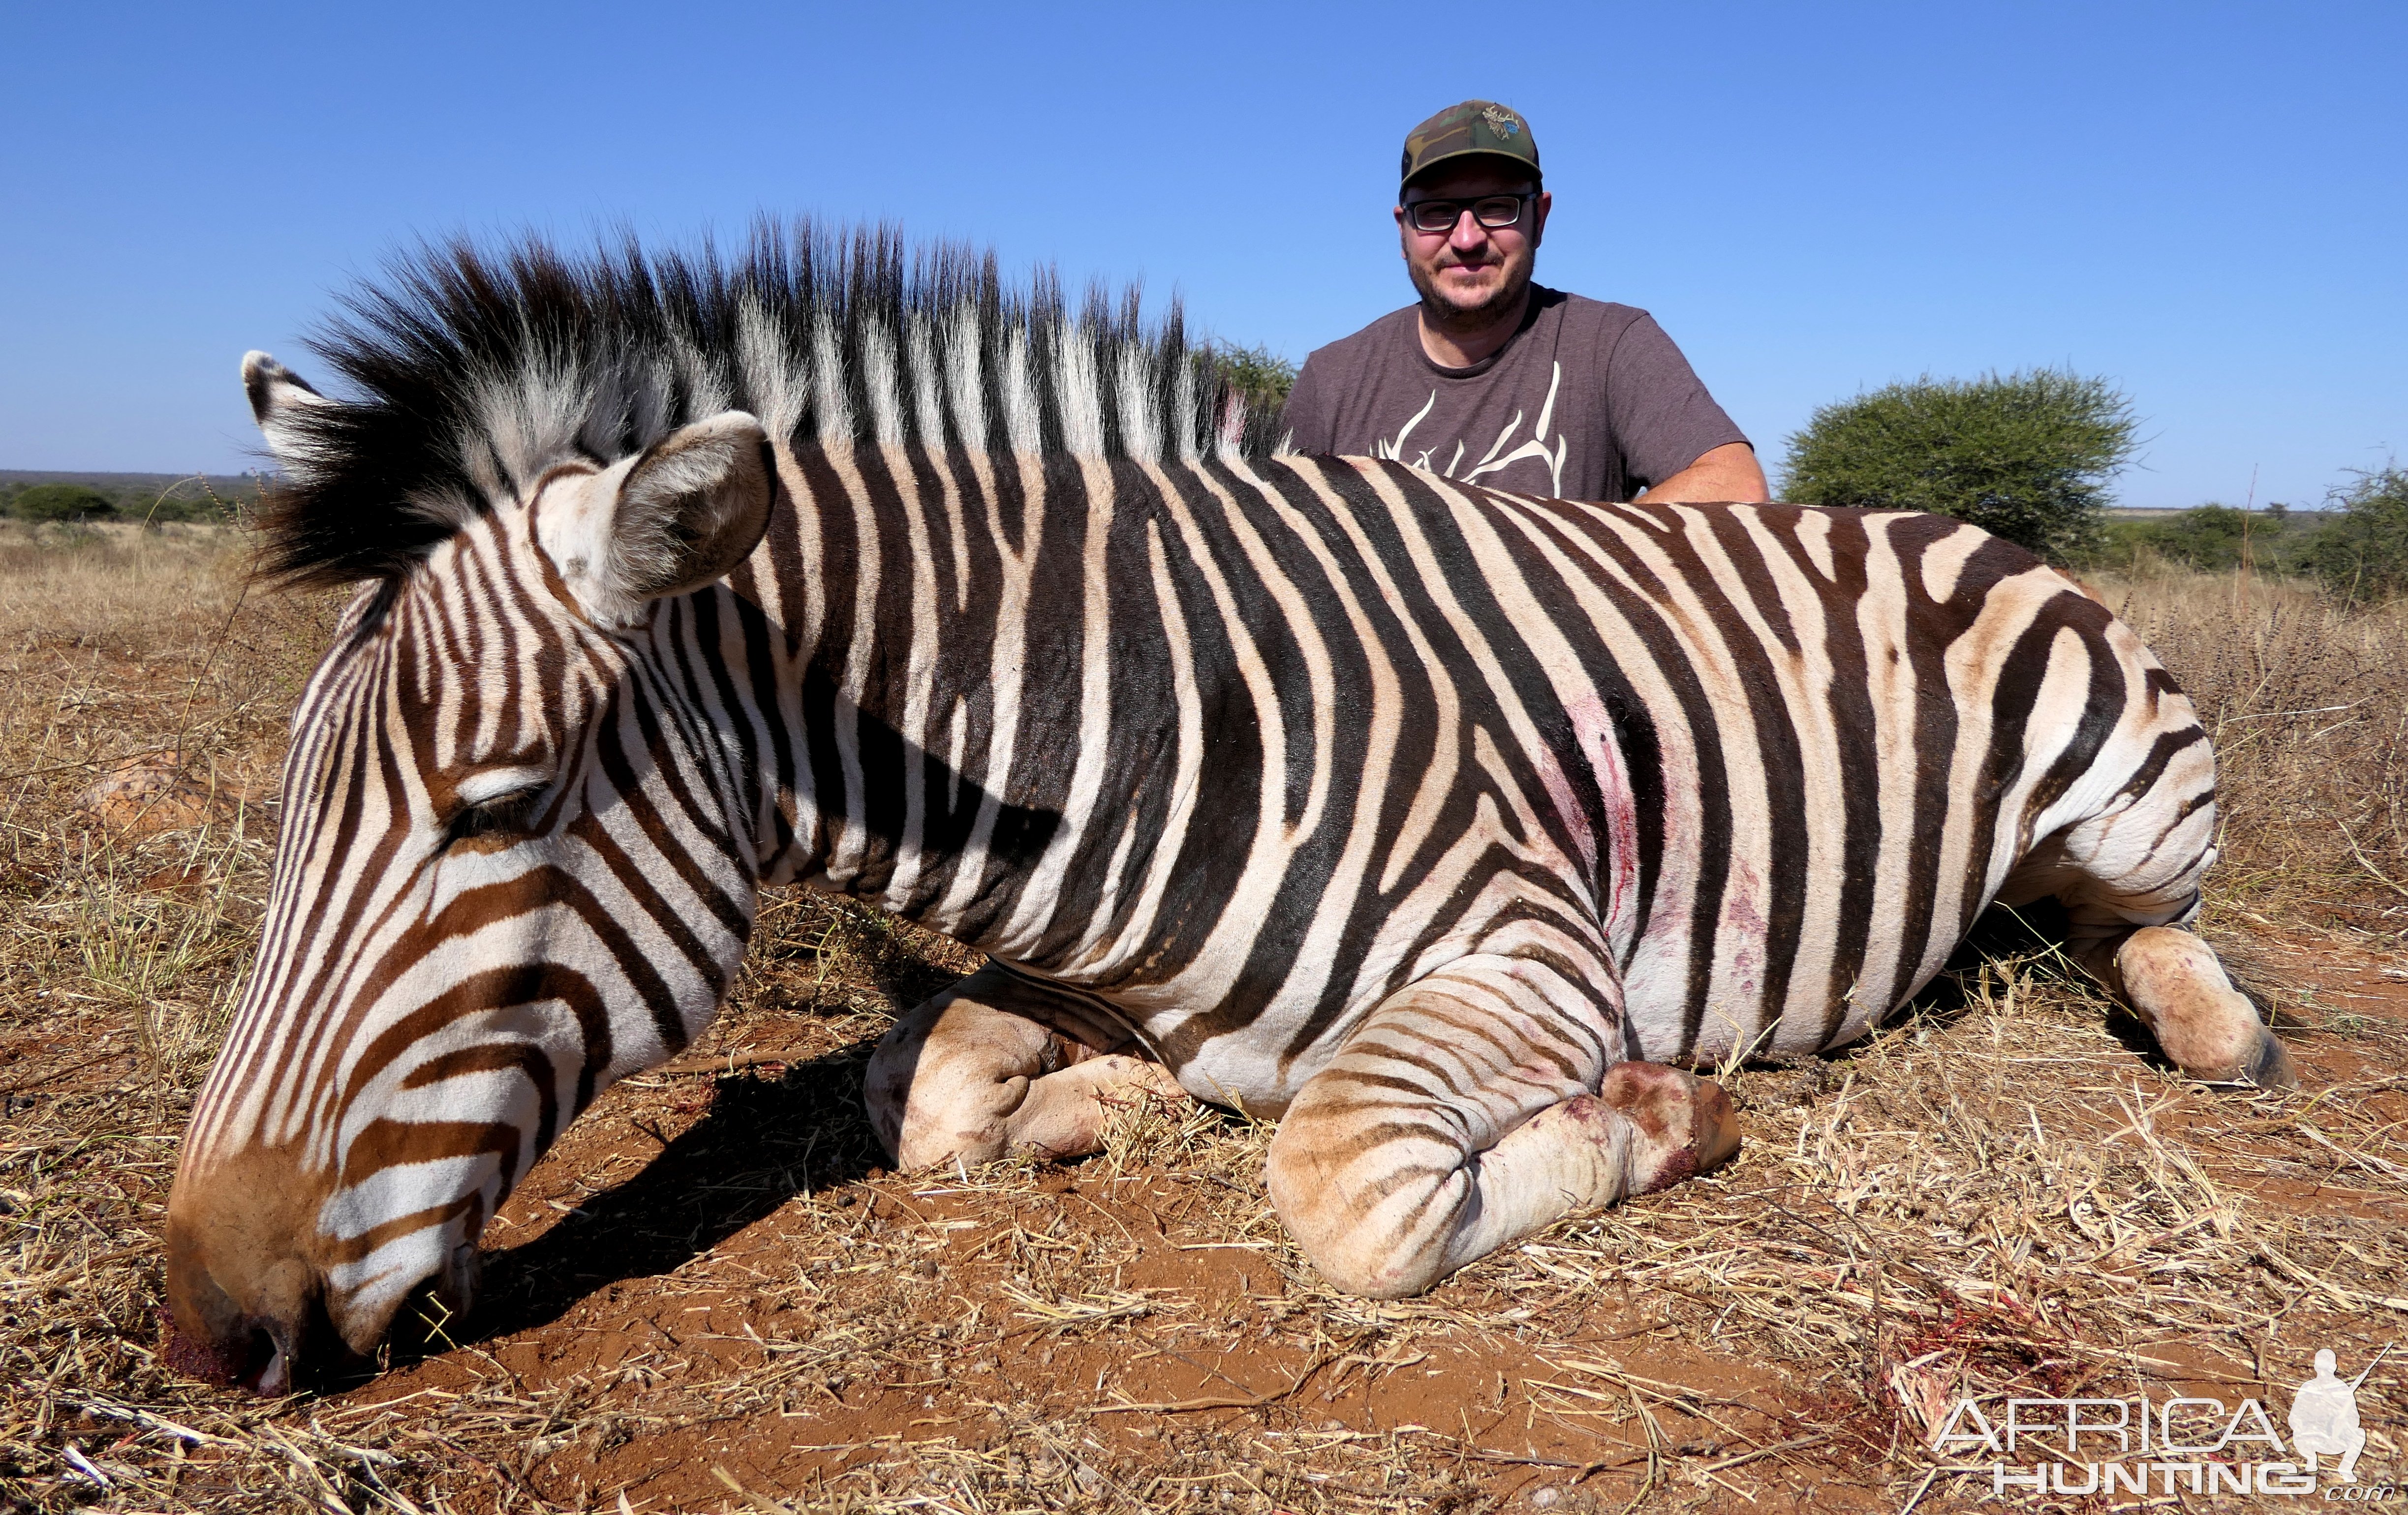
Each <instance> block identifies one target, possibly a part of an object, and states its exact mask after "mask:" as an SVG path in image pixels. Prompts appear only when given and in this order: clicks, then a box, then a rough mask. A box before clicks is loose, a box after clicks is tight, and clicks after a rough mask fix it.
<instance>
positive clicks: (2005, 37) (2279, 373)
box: [0, 0, 2408, 506]
mask: <svg viewBox="0 0 2408 1515" xmlns="http://www.w3.org/2000/svg"><path fill="white" fill-rule="evenodd" d="M2403 56H2408V7H2403V6H2401V5H2398V4H2396V3H2389V4H2380V5H2376V4H2369V5H2360V6H2345V5H2334V6H2317V5H2286V6H2263V7H2228V6H2217V5H2202V4H2188V5H2166V6H2139V5H2115V4H2085V5H2062V6H2057V5H2017V6H1985V5H1944V6H1943V5H1931V4H1921V5H1913V6H1907V5H1899V6H1872V5H1861V6H1851V5H1816V6H1804V5H1794V4H1793V5H1762V6H1751V5H1690V6H1683V5H1664V4H1656V5H1647V6H1637V5H1597V6H1582V7H1553V6H1548V5H1544V4H1525V5H1517V6H1504V5H1498V6H1487V7H1479V6H1465V5H1461V4H1455V5H1448V6H1408V5H1386V6H1379V7H1359V8H1357V7H1314V6H1311V5H1300V4H1289V5H1284V6H1249V5H1223V4H1216V5H1211V6H1199V7H1177V6H1142V7H1139V6H1112V7H1104V6H1083V7H1082V6H1046V5H1016V6H1010V7H1003V6H985V7H938V6H918V7H914V6H895V5H890V6H852V7H817V6H781V7H767V6H708V5H703V6H660V5H653V6H647V7H633V6H623V5H615V4H609V3H597V4H591V5H585V6H579V7H537V6H513V5H509V4H501V3H495V4H486V5H480V6H452V5H444V4H419V5H413V6H409V7H397V6H396V7H328V6H324V5H322V4H313V5H311V6H308V7H290V8H286V7H275V6H265V5H246V6H243V7H219V6H210V5H184V6H177V7H165V6H150V5H142V4H135V5H126V6H117V7H66V6H41V7H36V6H33V5H30V4H27V3H24V0H8V4H7V6H6V7H5V8H0V204H5V205H6V206H7V207H8V210H9V214H8V216H7V231H6V233H5V235H0V467H19V468H124V469H162V470H165V469H175V470H182V469H193V468H208V469H225V468H233V467H240V466H245V465H251V464H254V463H255V462H256V461H257V454H256V452H255V450H254V449H255V446H256V442H255V435H254V434H253V433H252V431H251V426H250V422H249V418H248V415H247V413H246V411H245V409H244V407H243V404H242V400H241V395H240V391H239V386H238V384H237V383H236V371H235V370H236V362H237V359H238V358H239V356H240V354H241V353H242V351H243V350H245V349H246V348H251V347H265V348H267V349H269V350H274V351H276V352H278V353H279V355H281V356H283V357H284V358H285V359H286V360H287V361H288V362H291V363H293V364H294V365H295V366H297V367H299V368H301V369H302V370H303V372H304V373H305V374H306V373H308V371H310V369H311V367H312V364H310V363H309V362H308V358H307V357H306V355H305V354H304V352H303V351H302V336H303V335H304V334H305V333H307V332H308V329H309V328H310V326H311V324H312V322H315V321H316V320H317V319H318V318H320V317H321V316H322V315H323V314H324V313H325V312H326V311H327V310H328V309H329V308H330V307H331V305H332V303H333V296H334V294H335V293H336V292H337V291H339V290H341V289H342V288H343V287H345V286H346V285H348V284H349V283H351V281H352V280H354V279H358V278H361V277H363V276H366V275H372V274H373V273H374V272H375V270H376V268H377V267H378V265H379V264H380V261H381V260H382V259H383V258H384V257H385V256H386V255H387V254H389V253H390V252H391V251H393V250H394V249H396V248H398V247H400V246H403V245H405V244H406V243H408V242H409V241H410V240H411V239H413V238H415V237H417V236H421V235H428V234H432V235H446V234H451V233H455V232H462V231H466V232H469V233H473V234H479V235H502V234H509V233H512V232H516V231H519V230H523V229H526V228H530V227H531V228H535V229H538V230H541V231H545V232H548V233H551V234H552V235H554V236H560V237H563V238H565V239H569V240H580V239H585V238H588V237H590V236H592V235H593V234H594V233H595V231H596V230H598V229H603V228H608V227H611V226H616V225H625V226H629V227H632V228H634V229H635V230H637V231H638V233H640V234H642V235H643V236H646V237H648V238H654V239H659V240H664V241H689V240H692V239H693V238H695V236H698V235H699V234H701V233H702V232H704V231H706V230H711V229H716V230H717V231H718V232H719V233H721V234H722V235H723V236H732V235H734V234H739V233H740V232H741V231H742V230H743V228H744V227H745V226H746V224H747V223H748V222H750V221H751V220H752V218H753V216H754V215H755V214H756V213H758V212H761V211H765V210H766V211H770V212H775V213H780V214H786V213H793V212H800V211H811V212H816V213H818V214H820V215H822V216H824V217H829V218H833V219H837V220H840V221H841V220H851V219H856V218H891V219H895V220H898V221H900V222H903V223H904V225H905V227H906V229H907V230H909V231H910V232H912V233H914V234H917V235H923V236H955V237H963V238H968V239H972V240H976V241H979V242H982V243H986V244H991V245H993V246H995V247H996V249H997V250H999V251H1000V252H1001V253H1002V255H1003V257H1004V259H1005V261H1006V263H1007V265H1021V266H1025V265H1026V264H1031V263H1034V262H1037V261H1039V260H1047V261H1053V262H1056V263H1058V264H1060V265H1061V266H1062V268H1063V270H1064V272H1065V273H1066V274H1067V275H1068V276H1069V277H1070V278H1071V279H1073V280H1074V281H1082V280H1083V279H1086V278H1088V277H1091V276H1102V277H1105V278H1108V279H1114V280H1119V279H1142V280H1143V281H1144V283H1145V286H1146V288H1147V290H1148V291H1149V293H1152V294H1154V295H1155V296H1161V295H1167V294H1168V293H1172V292H1173V291H1176V292H1177V293H1180V294H1181V295H1182V296H1183V298H1184V299H1185V301H1186V304H1187V307H1188V311H1189V314H1190V317H1191V320H1192V321H1193V322H1196V323H1197V324H1198V325H1200V326H1202V327H1205V328H1207V329H1208V330H1210V331H1211V332H1214V333H1217V334H1219V335H1221V336H1226V337H1228V338H1231V339H1235V340H1238V341H1240V342H1246V343H1252V342H1258V341H1259V342H1266V343H1268V344H1269V345H1270V346H1271V347H1272V348H1273V349H1275V350H1280V351H1283V352H1284V353H1286V354H1288V355H1289V356H1291V357H1295V358H1299V359H1300V358H1301V357H1303V356H1304V354H1305V353H1306V352H1307V351H1309V350H1312V348H1313V347H1315V346H1318V345H1319V344H1321V343H1323V342H1326V341H1329V340H1331V339H1332V338H1335V337H1338V336H1343V335H1345V334H1346V333H1348V332H1350V331H1353V330H1355V328H1357V327H1359V326H1360V325H1362V324H1363V323H1364V322H1368V321H1369V320H1370V319H1371V318H1373V317H1374V316H1377V315H1379V314H1380V313H1382V312H1383V311H1385V310H1389V309H1392V308H1394V307H1398V306H1399V305H1402V304H1404V303H1405V302H1406V300H1407V299H1408V298H1409V295H1410V292H1409V289H1408V287H1407V285H1406V284H1405V281H1404V278H1403V273H1402V268H1401V266H1400V264H1398V261H1397V252H1396V244H1395V234H1394V230H1393V228H1392V226H1391V224H1390V222H1389V221H1388V218H1387V214H1386V211H1387V207H1388V206H1389V205H1390V204H1391V203H1392V201H1393V198H1394V188H1395V185H1394V174H1395V165H1396V161H1397V153H1398V144H1399V143H1400V141H1401V139H1402V136H1403V134H1404V132H1405V130H1406V129H1407V128H1408V127H1409V126H1411V125H1412V123H1413V122H1414V121H1417V120H1419V119H1420V118H1421V117H1423V116H1424V115H1426V114H1428V113H1429V112H1430V111H1433V110H1435V109H1437V108H1438V107H1441V106H1444V105H1447V104H1450V103H1452V102H1454V101H1455V100H1457V99H1461V98H1465V97H1467V96H1484V97H1488V98H1494V99H1500V100H1503V101H1506V102H1507V103H1509V104H1511V105H1512V106H1513V107H1516V108H1517V109H1519V110H1521V111H1523V112H1524V113H1525V114H1526V115H1527V116H1528V118H1529V119H1530V121H1531V123H1532V126H1533V128H1534V131H1535V134H1536V136H1537V137H1538V140H1539V143H1540V146H1541V151H1542V152H1543V154H1544V156H1545V161H1546V165H1547V168H1548V183H1549V187H1550V188H1551V189H1553V190H1554V191H1555V196H1556V210H1555V221H1554V222H1553V223H1552V225H1551V226H1550V228H1549V236H1548V241H1547V246H1546V248H1545V249H1544V250H1543V251H1542V252H1541V263H1540V277H1541V279H1542V280H1544V281H1545V282H1548V283H1551V284H1555V285H1558V286H1561V287H1564V288H1568V289H1571V290H1575V291H1578V292H1580V293H1585V294H1590V295H1595V296H1597V297H1599V298H1606V299H1618V300H1623V301H1626V302H1628V303H1630V304H1633V305H1639V306H1643V307H1647V308H1649V309H1651V310H1653V311H1654V312H1655V313H1656V316H1657V318H1658V319H1659V320H1660V321H1661V322H1663V324H1664V325H1665V327H1666V328H1667V329H1668V330H1669V331H1670V332H1671V334H1672V336H1674V338H1675V339H1676V340H1678V341H1679V342H1680V343H1681V344H1682V346H1683V347H1684V349H1685V350H1687V351H1688V353H1689V355H1690V358H1691V360H1692V361H1693V362H1694V363H1695V364H1696V365H1697V367H1698V368H1699V372H1700V373H1701V374H1702V375H1703V376H1704V377H1705V379H1706V381H1707V383H1708V384H1709V385H1710V386H1711V387H1712V388H1713V390H1714V392H1715V393H1716V394H1717V396H1718V397H1719V398H1720V399H1721V400H1722V401H1723V403H1724V405H1725V407H1726V408H1727V409H1728V410H1729V411H1730V412H1731V413H1732V415H1733V416H1734V418H1736V419H1737V421H1738V422H1739V423H1740V424H1741V425H1742V427H1743V428H1745V429H1746V430H1747V431H1748V433H1749V434H1750V435H1751V436H1754V437H1755V438H1756V442H1757V445H1758V447H1759V448H1760V449H1761V450H1763V451H1764V452H1765V453H1766V454H1767V455H1768V458H1769V459H1770V460H1771V461H1775V462H1777V461H1778V459H1779V457H1780V454H1781V451H1782V440H1783V438H1784V437H1785V436H1786V435H1787V434H1788V433H1790V432H1792V431H1794V430H1795V429H1796V428H1797V427H1798V426H1799V425H1800V424H1802V423H1803V422H1804V421H1805V419H1806V417H1807V416H1808V414H1809V413H1810V412H1811V411H1812V409H1813V407H1815V406H1817V405H1819V404H1824V403H1828V402H1829V401H1832V400H1836V399H1842V398H1844V397H1846V396H1848V395H1851V394H1854V393H1857V392H1858V391H1859V390H1861V389H1863V388H1865V387H1867V386H1872V385H1879V384H1882V383H1885V382H1887V381H1889V380H1891V379H1901V378H1912V377H1914V376H1915V375H1918V374H1922V373H1927V372H1928V373H1932V374H1941V375H1956V376H1971V375H1975V374H1980V373H1983V372H1985V371H1989V370H1992V369H2000V370H2005V369H2014V368H2018V367H2027V366H2031V365H2036V364H2056V365H2060V366H2071V367H2072V368H2074V369H2076V370H2079V371H2081V372H2083V373H2086V374H2098V375H2103V376H2106V377H2107V378H2109V379H2112V380H2114V382H2115V383H2116V384H2118V385H2119V386H2121V387H2122V388H2123V389H2124V390H2125V391H2126V392H2128V393H2129V394H2130V396H2131V398H2132V400H2133V402H2134V404H2135V407H2137V409H2138V411H2139V412H2140V414H2141V415H2142V416H2143V418H2144V422H2145V423H2144V426H2143V436H2145V437H2146V438H2147V444H2146V447H2145V449H2144V451H2143V460H2142V464H2141V465H2140V466H2138V467H2136V468H2134V469H2132V470H2130V471H2128V473H2127V474H2126V475H2125V476H2124V478H2123V479H2122V480H2121V481H2120V484H2119V493H2120V494H2121V496H2122V499H2123V501H2124V503H2127V504H2132V505H2156V506H2186V505H2192V504H2196V503H2199V502H2200V501H2201V500H2206V499H2225V500H2230V501H2233V502H2235V503H2238V502H2239V501H2241V500H2242V499H2243V497H2244V496H2245V495H2246V494H2247V493H2248V492H2249V491H2250V490H2251V488H2252V482H2251V481H2252V478H2253V475H2254V476H2255V479H2256V484H2255V491H2256V497H2257V499H2258V500H2259V501H2261V502H2262V501H2265V500H2268V499H2284V500H2289V501H2292V502H2295V503H2312V502H2314V501H2315V500H2317V499H2319V498H2321V497H2322V495H2323V493H2324V492H2325V491H2326V489H2327V488H2328V487H2329V486H2330V485H2332V484H2334V483H2336V482H2339V481H2342V480H2343V478H2344V470H2346V469H2349V468H2352V467H2366V466H2372V465H2379V464H2381V463H2383V462H2384V461H2385V460H2386V457H2388V456H2390V455H2391V454H2392V453H2393V452H2394V451H2398V452H2402V453H2408V235H2403V233H2408V193H2403V190H2408V103H2403V102H2408V91H2403V90H2402V88H2401V82H2400V79H2401V76H2400V67H2399V64H2400V60H2401V58H2402V57H2403Z"/></svg>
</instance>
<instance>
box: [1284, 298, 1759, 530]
mask: <svg viewBox="0 0 2408 1515" xmlns="http://www.w3.org/2000/svg"><path fill="white" fill-rule="evenodd" d="M1298 382H1299V383H1301V380H1299V381H1298ZM1605 393H1606V410H1607V416H1608V419H1609V420H1610V421H1611V422H1612V424H1613V436H1614V440H1615V441H1616V442H1617V443H1618V444H1619V446H1620V447H1621V450H1622V458H1623V470H1624V472H1625V474H1626V475H1627V478H1628V480H1629V484H1630V490H1631V493H1639V492H1641V491H1642V490H1646V489H1650V488H1653V487H1654V486H1656V485H1657V484H1660V483H1662V482H1663V481H1664V480H1665V479H1670V478H1671V477H1672V476H1673V475H1674V474H1677V473H1679V472H1680V471H1681V470H1682V469H1684V468H1686V467H1687V466H1688V465H1691V464H1693V463H1695V462H1697V461H1698V459H1699V458H1700V457H1703V456H1704V455H1705V454H1706V453H1708V452H1711V451H1713V450H1714V449H1715V448H1718V447H1722V446H1725V445H1727V444H1728V443H1731V442H1744V441H1746V440H1747V434H1746V433H1745V432H1742V431H1741V430H1740V429H1739V427H1737V426H1736V425H1733V424H1732V423H1731V418H1730V417H1729V416H1727V415H1725V414H1724V413H1723V407H1721V406H1719V405H1716V404H1715V403H1714V397H1713V395H1711V394H1709V393H1706V386H1705V385H1704V384H1703V383H1701V382H1699V379H1698V375H1697V371H1696V370H1695V369H1693V368H1691V367H1690V366H1689V360H1688V359H1686V358H1684V357H1683V356H1682V355H1681V350H1680V349H1679V348H1677V347H1675V346H1673V345H1672V339H1671V338H1670V336H1665V335H1664V328H1663V327H1661V326H1658V325H1656V318H1655V317H1653V316H1650V315H1647V314H1645V313H1643V312H1642V313H1641V315H1640V317H1639V319H1638V320H1636V321H1633V322H1631V323H1630V324H1629V325H1628V326H1627V327H1625V328H1624V329H1623V332H1622V336H1621V338H1620V340H1618V341H1616V342H1615V343H1614V345H1613V357H1612V358H1611V359H1610V360H1609V362H1608V364H1607V368H1606V384H1605Z"/></svg>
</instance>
